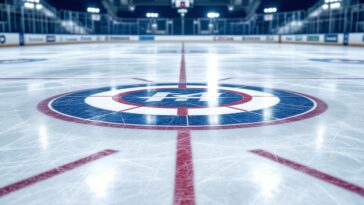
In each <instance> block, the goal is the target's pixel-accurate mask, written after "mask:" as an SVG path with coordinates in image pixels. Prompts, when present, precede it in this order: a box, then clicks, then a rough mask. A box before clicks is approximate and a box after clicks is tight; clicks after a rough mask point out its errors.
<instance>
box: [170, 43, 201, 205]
mask: <svg viewBox="0 0 364 205" xmlns="http://www.w3.org/2000/svg"><path fill="white" fill-rule="evenodd" d="M186 83H187V79H186V63H185V57H184V44H182V59H181V67H180V76H179V86H178V88H186V87H187V84H186ZM177 114H178V116H186V118H187V116H188V109H187V108H179V109H178V113H177ZM174 183H175V185H174V186H175V187H174V201H173V205H195V204H196V203H195V189H194V181H193V161H192V146H191V133H190V130H189V129H181V130H178V135H177V156H176V175H175V182H174Z"/></svg>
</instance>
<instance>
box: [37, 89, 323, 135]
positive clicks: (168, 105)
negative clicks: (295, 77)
mask: <svg viewBox="0 0 364 205" xmlns="http://www.w3.org/2000/svg"><path fill="white" fill-rule="evenodd" d="M178 86H179V84H177V83H168V84H146V85H127V86H117V87H113V88H110V87H105V88H98V89H91V90H85V91H76V92H72V93H68V94H63V95H58V96H55V97H52V98H49V99H47V100H44V101H43V102H41V103H40V104H39V106H38V108H39V110H40V111H41V112H43V113H44V114H46V115H50V116H52V117H55V118H59V119H62V120H67V121H72V122H78V123H83V124H91V125H98V126H106V127H119V128H147V129H185V128H188V129H227V128H244V127H257V126H264V125H276V124H281V123H287V122H293V121H298V120H303V119H306V118H310V117H313V116H316V115H319V114H321V113H322V112H324V111H325V110H326V109H327V105H326V104H325V103H324V102H323V101H321V100H320V99H317V98H315V97H312V96H308V95H305V94H300V93H296V92H290V91H284V90H278V89H271V88H264V87H255V86H243V85H230V84H221V85H219V86H218V87H217V88H211V87H209V86H208V85H207V84H203V83H188V84H186V88H179V87H178ZM181 109H182V110H183V114H181Z"/></svg>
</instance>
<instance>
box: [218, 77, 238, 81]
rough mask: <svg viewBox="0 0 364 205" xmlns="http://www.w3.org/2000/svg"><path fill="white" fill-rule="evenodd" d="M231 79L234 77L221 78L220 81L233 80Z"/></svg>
mask: <svg viewBox="0 0 364 205" xmlns="http://www.w3.org/2000/svg"><path fill="white" fill-rule="evenodd" d="M231 79H234V78H222V79H219V80H218V81H225V80H231Z"/></svg>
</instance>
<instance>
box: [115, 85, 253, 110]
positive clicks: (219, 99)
mask: <svg viewBox="0 0 364 205" xmlns="http://www.w3.org/2000/svg"><path fill="white" fill-rule="evenodd" d="M244 99H245V100H248V99H249V97H247V96H245V97H244V94H243V93H239V92H232V91H227V90H211V89H210V90H209V89H206V88H156V89H143V90H136V91H133V92H126V93H121V94H119V95H117V96H115V97H114V100H116V101H117V102H120V103H123V104H129V105H135V106H140V107H158V108H181V107H184V108H198V107H217V106H225V105H229V104H234V103H239V102H242V101H243V100H244Z"/></svg>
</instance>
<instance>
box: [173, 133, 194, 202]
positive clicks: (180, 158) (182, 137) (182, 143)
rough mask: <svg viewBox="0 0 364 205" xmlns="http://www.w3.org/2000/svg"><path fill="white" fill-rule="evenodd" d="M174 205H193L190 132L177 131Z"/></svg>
mask: <svg viewBox="0 0 364 205" xmlns="http://www.w3.org/2000/svg"><path fill="white" fill-rule="evenodd" d="M173 204H174V205H194V204H195V189H194V181H193V162H192V150H191V138H190V130H188V129H185V130H178V136H177V161H176V177H175V187H174V203H173Z"/></svg>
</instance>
